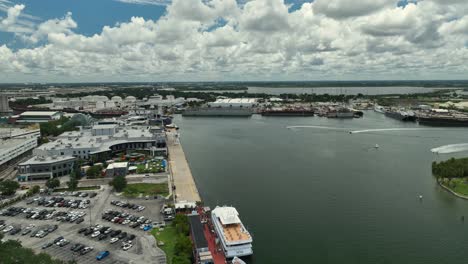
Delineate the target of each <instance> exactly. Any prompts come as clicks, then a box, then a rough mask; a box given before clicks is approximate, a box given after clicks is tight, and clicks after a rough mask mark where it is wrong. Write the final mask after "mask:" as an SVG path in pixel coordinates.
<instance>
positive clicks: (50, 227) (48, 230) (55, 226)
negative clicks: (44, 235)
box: [47, 225, 58, 233]
mask: <svg viewBox="0 0 468 264" xmlns="http://www.w3.org/2000/svg"><path fill="white" fill-rule="evenodd" d="M57 228H58V225H53V226H49V228H48V229H47V232H49V233H51V232H54V231H55V230H57Z"/></svg>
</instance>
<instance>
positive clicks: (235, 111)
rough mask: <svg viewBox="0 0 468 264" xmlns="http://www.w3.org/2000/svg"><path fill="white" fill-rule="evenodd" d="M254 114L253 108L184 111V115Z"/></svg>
mask: <svg viewBox="0 0 468 264" xmlns="http://www.w3.org/2000/svg"><path fill="white" fill-rule="evenodd" d="M252 115H253V111H251V110H239V109H226V110H224V109H223V110H219V109H213V110H211V109H210V110H185V111H184V112H182V116H207V117H209V116H232V117H249V116H252Z"/></svg>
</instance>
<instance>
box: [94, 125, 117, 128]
mask: <svg viewBox="0 0 468 264" xmlns="http://www.w3.org/2000/svg"><path fill="white" fill-rule="evenodd" d="M117 127H118V125H117V124H103V125H94V126H93V129H112V128H117Z"/></svg>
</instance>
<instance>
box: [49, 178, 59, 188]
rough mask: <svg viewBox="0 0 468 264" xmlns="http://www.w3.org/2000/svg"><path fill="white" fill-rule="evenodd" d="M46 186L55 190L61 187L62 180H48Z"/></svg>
mask: <svg viewBox="0 0 468 264" xmlns="http://www.w3.org/2000/svg"><path fill="white" fill-rule="evenodd" d="M46 186H47V188H49V189H55V188H57V187H59V186H60V180H59V179H57V178H52V179H48V180H47V182H46Z"/></svg>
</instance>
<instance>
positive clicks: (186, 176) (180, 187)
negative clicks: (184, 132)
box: [166, 132, 201, 203]
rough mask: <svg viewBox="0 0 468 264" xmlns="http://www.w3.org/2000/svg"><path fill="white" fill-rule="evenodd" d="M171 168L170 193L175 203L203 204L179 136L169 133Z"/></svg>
mask: <svg viewBox="0 0 468 264" xmlns="http://www.w3.org/2000/svg"><path fill="white" fill-rule="evenodd" d="M166 135H167V138H168V145H167V147H168V152H169V168H170V172H171V173H170V176H171V180H170V181H169V182H170V185H171V187H170V189H171V190H170V192H171V193H172V194H173V199H174V201H175V202H183V201H185V202H194V203H196V202H201V197H200V194H199V192H198V188H197V185H196V183H195V179H194V177H193V175H192V171H191V169H190V166H189V164H188V161H187V158H186V157H185V153H184V150H183V148H182V145H181V144H180V141H179V134H178V133H177V132H176V133H175V134H174V133H167V134H166Z"/></svg>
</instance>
